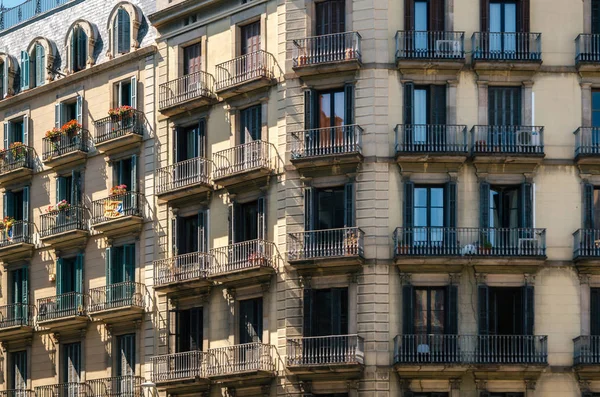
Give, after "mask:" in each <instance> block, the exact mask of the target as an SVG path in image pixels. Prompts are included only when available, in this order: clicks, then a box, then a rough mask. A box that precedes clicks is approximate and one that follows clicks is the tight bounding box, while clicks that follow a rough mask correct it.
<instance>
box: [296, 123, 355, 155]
mask: <svg viewBox="0 0 600 397" xmlns="http://www.w3.org/2000/svg"><path fill="white" fill-rule="evenodd" d="M362 135H363V129H362V128H361V127H360V126H359V125H356V124H352V125H343V126H338V127H326V128H314V129H310V130H305V131H298V132H292V140H291V144H290V146H291V148H290V152H291V154H292V160H296V159H302V158H307V157H327V156H340V155H344V154H351V153H361V152H362Z"/></svg>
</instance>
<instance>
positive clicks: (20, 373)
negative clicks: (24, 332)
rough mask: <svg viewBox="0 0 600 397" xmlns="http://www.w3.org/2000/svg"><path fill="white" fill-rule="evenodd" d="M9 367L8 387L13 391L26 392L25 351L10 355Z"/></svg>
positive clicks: (26, 369)
mask: <svg viewBox="0 0 600 397" xmlns="http://www.w3.org/2000/svg"><path fill="white" fill-rule="evenodd" d="M9 365H10V369H11V371H10V378H9V382H8V383H9V386H8V387H9V388H11V389H15V390H26V389H27V388H28V385H27V380H28V376H27V371H28V368H27V351H18V352H12V353H10V355H9ZM17 393H18V392H17Z"/></svg>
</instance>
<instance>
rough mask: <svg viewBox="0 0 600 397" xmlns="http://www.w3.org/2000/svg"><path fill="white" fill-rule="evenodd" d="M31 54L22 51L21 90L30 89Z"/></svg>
mask: <svg viewBox="0 0 600 397" xmlns="http://www.w3.org/2000/svg"><path fill="white" fill-rule="evenodd" d="M29 74H30V71H29V53H28V52H27V51H21V63H20V76H21V84H20V85H21V90H27V89H29V78H30V75H29Z"/></svg>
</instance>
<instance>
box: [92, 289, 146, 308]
mask: <svg viewBox="0 0 600 397" xmlns="http://www.w3.org/2000/svg"><path fill="white" fill-rule="evenodd" d="M145 291H146V287H145V286H144V284H141V283H136V282H134V281H124V282H121V283H115V284H110V285H106V286H104V287H98V288H92V289H90V305H89V307H88V311H89V312H90V313H95V312H99V311H103V310H110V309H118V308H125V307H130V306H135V307H138V308H142V309H143V308H144V295H145Z"/></svg>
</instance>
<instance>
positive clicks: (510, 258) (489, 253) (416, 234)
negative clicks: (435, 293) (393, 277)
mask: <svg viewBox="0 0 600 397" xmlns="http://www.w3.org/2000/svg"><path fill="white" fill-rule="evenodd" d="M545 259H546V229H534V228H477V227H457V228H447V227H407V228H405V227H399V228H397V229H396V231H395V232H394V260H395V262H396V264H397V265H398V266H399V267H400V269H401V270H402V271H416V272H424V271H433V272H435V271H440V270H441V271H457V269H462V267H463V266H464V265H465V264H467V263H470V264H472V265H474V266H475V267H476V269H479V271H482V272H485V271H484V270H486V269H487V270H488V271H498V272H505V271H516V272H526V273H527V272H530V271H535V270H536V269H537V268H538V267H539V266H540V265H542V264H543V263H544V261H545Z"/></svg>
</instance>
